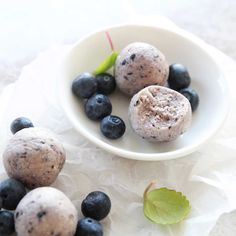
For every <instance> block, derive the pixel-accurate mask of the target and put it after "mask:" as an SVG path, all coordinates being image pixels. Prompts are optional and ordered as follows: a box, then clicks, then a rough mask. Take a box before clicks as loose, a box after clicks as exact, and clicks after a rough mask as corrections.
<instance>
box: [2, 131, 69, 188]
mask: <svg viewBox="0 0 236 236" xmlns="http://www.w3.org/2000/svg"><path fill="white" fill-rule="evenodd" d="M3 162H4V166H5V169H6V171H7V174H8V175H9V176H10V177H13V178H15V179H17V180H19V181H20V182H22V183H23V184H25V185H26V186H27V187H28V188H35V187H40V186H48V185H51V184H52V183H53V182H54V181H55V179H56V178H57V176H58V174H59V172H60V171H61V169H62V167H63V165H64V162H65V150H64V148H63V146H62V144H61V143H60V142H59V141H57V139H55V138H54V136H53V134H52V133H50V132H49V131H47V130H44V129H40V128H27V129H22V130H20V131H18V132H17V133H16V134H15V135H14V136H13V137H12V138H11V139H10V140H9V142H8V144H7V147H6V149H5V151H4V153H3Z"/></svg>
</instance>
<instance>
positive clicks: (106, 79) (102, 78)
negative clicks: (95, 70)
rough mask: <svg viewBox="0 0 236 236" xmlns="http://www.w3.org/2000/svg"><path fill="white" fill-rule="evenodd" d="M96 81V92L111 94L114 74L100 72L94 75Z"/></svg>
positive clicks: (114, 83) (113, 86)
mask: <svg viewBox="0 0 236 236" xmlns="http://www.w3.org/2000/svg"><path fill="white" fill-rule="evenodd" d="M96 79H97V83H98V93H101V94H105V95H108V94H111V93H112V92H113V91H114V90H115V88H116V81H115V78H114V76H112V75H110V74H108V73H102V74H100V75H97V76H96Z"/></svg>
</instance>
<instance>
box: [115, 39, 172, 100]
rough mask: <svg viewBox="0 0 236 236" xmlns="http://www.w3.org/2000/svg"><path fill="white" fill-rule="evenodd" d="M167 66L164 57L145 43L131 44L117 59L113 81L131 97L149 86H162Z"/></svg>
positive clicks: (165, 77) (165, 79) (164, 81)
mask: <svg viewBox="0 0 236 236" xmlns="http://www.w3.org/2000/svg"><path fill="white" fill-rule="evenodd" d="M168 75H169V65H168V63H167V61H166V59H165V56H164V55H163V53H162V52H160V51H159V50H158V49H157V48H155V47H154V46H152V45H150V44H147V43H139V42H137V43H131V44H129V45H128V46H126V47H125V48H124V49H123V50H122V51H121V53H120V55H119V56H118V57H117V60H116V64H115V79H116V83H117V86H118V87H119V89H120V90H121V91H122V92H123V93H125V94H127V95H129V96H132V95H134V94H135V93H137V92H138V91H140V90H141V89H143V88H145V87H147V86H149V85H164V84H165V83H166V81H167V79H168Z"/></svg>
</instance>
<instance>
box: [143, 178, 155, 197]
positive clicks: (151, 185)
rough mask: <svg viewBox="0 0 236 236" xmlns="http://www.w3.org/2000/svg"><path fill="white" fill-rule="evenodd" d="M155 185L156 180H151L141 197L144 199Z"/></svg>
mask: <svg viewBox="0 0 236 236" xmlns="http://www.w3.org/2000/svg"><path fill="white" fill-rule="evenodd" d="M154 185H156V180H153V181H152V182H151V183H150V184H149V185H148V186H147V188H146V189H145V190H144V193H143V197H144V198H145V197H146V195H147V193H148V192H149V190H150V189H151V188H152V187H153V186H154Z"/></svg>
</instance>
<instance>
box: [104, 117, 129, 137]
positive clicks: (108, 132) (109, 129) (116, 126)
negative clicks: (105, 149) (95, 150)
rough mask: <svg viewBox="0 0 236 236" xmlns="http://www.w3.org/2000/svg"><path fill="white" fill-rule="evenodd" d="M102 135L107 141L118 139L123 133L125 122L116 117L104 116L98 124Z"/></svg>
mask: <svg viewBox="0 0 236 236" xmlns="http://www.w3.org/2000/svg"><path fill="white" fill-rule="evenodd" d="M100 129H101V132H102V134H103V135H104V136H105V137H107V138H109V139H117V138H120V137H121V136H122V135H123V134H124V133H125V129H126V127H125V122H124V121H123V120H122V119H121V118H120V117H118V116H113V115H110V116H106V117H104V118H103V119H102V121H101V124H100Z"/></svg>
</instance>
